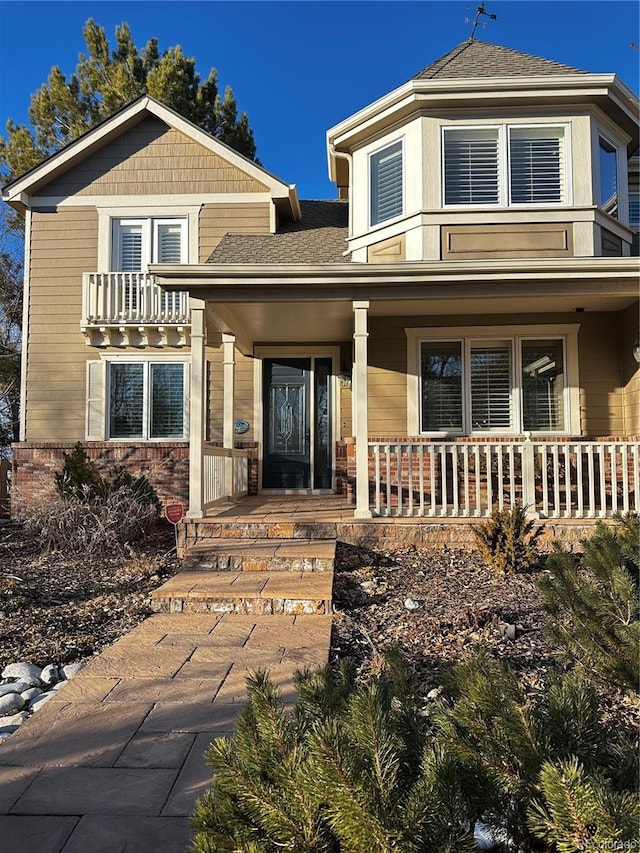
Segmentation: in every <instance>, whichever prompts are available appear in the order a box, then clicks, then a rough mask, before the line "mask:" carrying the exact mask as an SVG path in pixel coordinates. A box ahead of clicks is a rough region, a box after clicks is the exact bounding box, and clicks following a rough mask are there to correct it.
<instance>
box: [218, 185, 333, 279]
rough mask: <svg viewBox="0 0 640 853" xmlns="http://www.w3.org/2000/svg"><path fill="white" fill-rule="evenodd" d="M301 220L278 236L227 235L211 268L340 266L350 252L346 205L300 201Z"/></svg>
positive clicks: (221, 242) (289, 225)
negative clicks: (239, 265) (280, 265)
mask: <svg viewBox="0 0 640 853" xmlns="http://www.w3.org/2000/svg"><path fill="white" fill-rule="evenodd" d="M300 207H301V209H302V219H301V220H300V221H299V222H292V223H287V224H286V225H283V226H282V227H281V228H280V230H279V231H278V233H277V234H225V236H224V237H223V238H222V240H221V241H220V242H219V243H218V245H217V246H216V248H215V249H214V251H213V252H212V253H211V256H210V257H209V260H208V261H207V263H210V264H339V263H345V261H348V258H345V257H344V251H345V249H346V248H347V230H348V216H349V212H348V211H349V206H348V203H347V202H346V201H337V200H336V201H301V202H300Z"/></svg>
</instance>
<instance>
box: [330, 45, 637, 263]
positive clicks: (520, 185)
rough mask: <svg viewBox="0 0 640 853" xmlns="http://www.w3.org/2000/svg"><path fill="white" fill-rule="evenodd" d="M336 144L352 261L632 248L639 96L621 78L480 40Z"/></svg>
mask: <svg viewBox="0 0 640 853" xmlns="http://www.w3.org/2000/svg"><path fill="white" fill-rule="evenodd" d="M327 145H328V157H329V174H330V177H331V179H332V180H333V181H334V182H335V183H336V185H337V187H338V191H339V195H340V196H341V197H343V198H344V197H348V198H349V200H350V206H351V215H350V225H349V241H348V245H349V251H350V253H351V258H352V260H353V261H358V262H369V263H380V262H391V261H403V260H407V261H420V260H424V261H434V260H442V261H455V260H481V259H487V260H489V259H497V258H526V257H531V258H551V257H553V258H557V257H602V256H612V255H620V256H623V255H629V254H630V253H631V251H632V243H633V239H634V233H636V232H637V227H638V226H637V224H636V223H634V221H633V219H634V211H635V207H637V200H636V199H637V196H633V195H630V194H629V191H628V185H629V169H628V161H629V158H630V157H631V155H632V154H633V153H634V152H635V151H636V150H637V147H638V100H637V98H636V96H635V95H634V94H633V93H632V92H631V91H630V90H629V89H628V88H627V87H626V86H625V85H624V84H623V83H622V82H621V81H620V80H619V79H618V78H617V77H616V76H615V75H612V74H590V73H587V72H584V71H580V70H579V69H576V68H572V67H570V66H567V65H562V64H560V63H557V62H552V61H550V60H546V59H541V58H539V57H536V56H530V55H528V54H523V53H520V52H518V51H515V50H510V49H508V48H504V47H499V46H497V45H492V44H487V43H485V42H480V41H476V40H473V39H471V40H468V41H466V42H463V43H462V44H460V45H458V46H457V47H456V48H454V49H453V50H452V51H450V52H449V53H448V54H446V55H445V56H443V57H441V58H440V59H438V60H437V61H436V62H434V63H433V64H432V65H430V66H429V67H427V68H425V69H424V70H423V71H421V72H420V73H419V74H417V75H416V76H415V77H414V78H412V79H411V80H409V81H408V82H407V83H405V84H404V85H402V86H400V87H399V88H398V89H395V90H394V91H393V92H391V93H390V94H388V95H385V96H384V97H383V98H380V99H379V100H378V101H376V102H374V103H373V104H371V105H370V106H368V107H365V108H364V109H363V110H360V111H359V112H358V113H356V114H355V115H353V116H351V117H350V118H348V119H346V120H344V121H343V122H341V123H340V124H338V125H336V126H335V127H333V128H332V129H331V130H330V131H329V132H328V134H327ZM588 164H590V168H589V165H588ZM635 190H636V191H637V185H636V187H635ZM634 204H635V207H634ZM630 211H631V213H630ZM634 229H635V231H634Z"/></svg>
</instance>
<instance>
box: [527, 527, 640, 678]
mask: <svg viewBox="0 0 640 853" xmlns="http://www.w3.org/2000/svg"><path fill="white" fill-rule="evenodd" d="M582 545H583V549H584V552H583V554H582V557H581V558H580V559H579V560H578V559H575V558H574V557H573V556H572V555H571V554H569V553H567V551H566V550H563V549H562V548H560V547H557V548H556V550H555V552H554V553H553V554H552V555H551V556H550V557H549V558H548V560H547V572H546V573H545V575H544V576H542V577H541V578H540V579H539V582H538V588H539V590H540V592H541V594H542V597H543V601H544V606H545V608H546V610H547V612H548V613H549V616H550V617H551V618H550V621H549V624H548V627H547V631H548V634H549V636H550V639H551V641H552V642H553V643H554V644H555V645H556V647H557V648H558V650H559V653H560V656H561V657H562V658H563V659H564V660H569V661H576V662H578V663H579V664H580V666H581V667H582V669H583V670H584V671H585V673H587V674H588V675H589V676H591V677H595V678H598V679H600V680H601V681H604V682H607V683H609V684H613V685H616V686H619V687H623V688H629V689H631V690H635V691H637V690H638V684H639V680H640V603H639V600H638V591H639V590H638V587H639V583H638V582H639V572H640V518H639V517H638V516H636V515H633V514H630V515H627V516H626V517H619V518H618V522H617V525H616V527H614V528H612V527H610V526H607V525H605V524H604V523H602V522H600V523H599V524H598V525H597V527H596V530H595V533H594V535H593V536H592V537H591V538H590V539H588V540H585V541H583V543H582Z"/></svg>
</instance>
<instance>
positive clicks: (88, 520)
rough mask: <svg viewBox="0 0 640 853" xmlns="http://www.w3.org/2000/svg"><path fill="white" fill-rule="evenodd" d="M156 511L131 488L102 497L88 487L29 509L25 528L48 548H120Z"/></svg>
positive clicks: (86, 550) (88, 551) (83, 550)
mask: <svg viewBox="0 0 640 853" xmlns="http://www.w3.org/2000/svg"><path fill="white" fill-rule="evenodd" d="M157 517H158V512H157V509H156V507H155V506H154V505H153V504H151V503H148V502H147V503H144V502H142V501H140V500H138V499H137V496H136V494H135V492H134V491H132V489H131V488H129V487H127V486H122V487H121V488H119V489H115V490H113V491H111V492H110V493H109V494H108V495H107V496H106V497H98V496H96V495H95V494H92V493H91V491H90V489H89V488H88V487H85V489H84V490H80V491H79V492H77V493H73V494H69V495H68V496H66V497H65V498H64V499H63V500H60V499H57V500H52V501H46V502H43V503H40V504H38V505H36V506H33V507H32V508H31V509H29V510H28V511H27V513H26V515H25V518H24V524H25V530H26V532H27V533H28V534H30V535H31V536H33V537H34V538H36V539H38V541H39V542H40V543H41V545H42V547H43V548H44V549H45V550H49V551H62V552H65V553H68V554H82V553H86V554H94V553H97V552H100V551H103V550H109V551H121V550H122V549H123V546H125V545H127V544H129V543H132V542H137V541H138V540H140V539H142V538H143V537H144V536H145V534H146V533H147V532H148V530H149V528H150V526H151V525H152V524H153V522H154V521H155V520H156V519H157Z"/></svg>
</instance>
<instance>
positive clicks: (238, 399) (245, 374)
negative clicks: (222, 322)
mask: <svg viewBox="0 0 640 853" xmlns="http://www.w3.org/2000/svg"><path fill="white" fill-rule="evenodd" d="M206 357H207V360H208V362H209V440H210V441H222V428H223V423H222V413H223V404H224V387H223V375H222V372H223V364H222V347H221V346H220V347H208V348H207V355H206ZM254 364H255V361H254V359H253V358H248V357H246V356H243V355H242V354H241V353H239V352H237V351H236V376H235V395H234V396H235V401H234V404H235V412H234V417H235V419H236V420H244V421H248V422H249V424H250V425H251V429H250V430H249V431H248V432H246V433H244V435H242V436H238V439H239V440H241V441H258V439H259V437H260V430H259V429H257V430H256V429H255V424H254V422H253V371H254Z"/></svg>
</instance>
